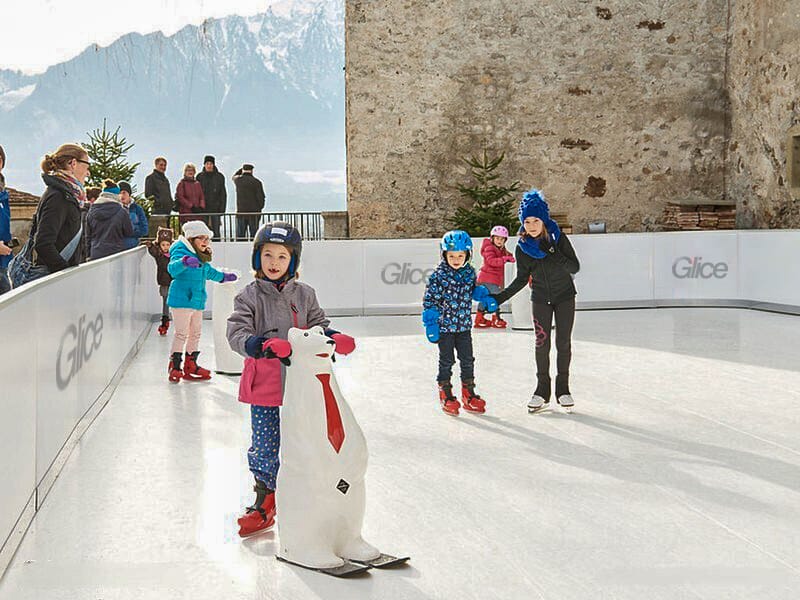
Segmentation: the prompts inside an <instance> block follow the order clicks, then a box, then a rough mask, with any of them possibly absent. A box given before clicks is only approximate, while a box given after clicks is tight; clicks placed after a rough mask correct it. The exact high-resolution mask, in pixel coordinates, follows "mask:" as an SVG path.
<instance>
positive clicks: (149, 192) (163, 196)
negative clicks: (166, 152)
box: [144, 156, 172, 215]
mask: <svg viewBox="0 0 800 600" xmlns="http://www.w3.org/2000/svg"><path fill="white" fill-rule="evenodd" d="M153 166H154V167H155V168H154V169H153V172H152V173H150V175H148V176H147V177H145V179H144V195H145V196H147V197H148V198H153V214H154V215H168V214H169V213H170V211H172V190H171V189H170V187H169V179H167V175H166V172H167V159H166V158H164V157H163V156H158V157H156V159H155V160H154V161H153Z"/></svg>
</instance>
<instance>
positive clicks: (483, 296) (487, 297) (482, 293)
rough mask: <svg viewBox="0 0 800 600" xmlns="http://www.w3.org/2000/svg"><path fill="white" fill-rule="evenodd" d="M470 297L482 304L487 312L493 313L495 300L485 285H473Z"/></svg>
mask: <svg viewBox="0 0 800 600" xmlns="http://www.w3.org/2000/svg"><path fill="white" fill-rule="evenodd" d="M472 299H473V300H475V302H480V303H481V304H483V305H484V306H485V307H486V311H487V312H490V313H493V312H495V311H496V310H497V300H495V299H494V296H492V295H491V294H490V293H489V288H487V287H486V286H485V285H477V286H475V291H474V292H472Z"/></svg>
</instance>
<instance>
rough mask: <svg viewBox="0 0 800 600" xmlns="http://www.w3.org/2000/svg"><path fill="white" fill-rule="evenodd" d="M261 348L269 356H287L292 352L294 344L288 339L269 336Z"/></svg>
mask: <svg viewBox="0 0 800 600" xmlns="http://www.w3.org/2000/svg"><path fill="white" fill-rule="evenodd" d="M261 350H262V351H263V352H264V355H265V356H266V357H267V358H287V357H288V356H289V355H290V354H291V353H292V345H291V344H290V343H289V341H288V340H282V339H280V338H269V339H268V340H267V341H266V342H264V345H263V346H261Z"/></svg>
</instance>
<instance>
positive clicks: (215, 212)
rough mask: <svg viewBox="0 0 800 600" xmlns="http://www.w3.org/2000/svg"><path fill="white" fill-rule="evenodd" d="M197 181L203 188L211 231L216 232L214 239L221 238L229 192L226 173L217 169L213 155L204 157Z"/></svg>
mask: <svg viewBox="0 0 800 600" xmlns="http://www.w3.org/2000/svg"><path fill="white" fill-rule="evenodd" d="M197 181H199V182H200V186H201V187H202V188H203V197H204V198H205V200H206V212H207V213H209V215H210V216H209V219H208V220H209V225H210V226H211V231H213V232H214V239H215V240H219V239H220V236H219V226H220V220H221V219H220V215H221V214H222V213H224V212H225V211H226V206H227V204H228V192H227V191H226V190H225V175H223V174H222V173H220V172H219V170H218V169H217V164H216V160H215V159H214V157H213V156H210V155H209V156H206V157H205V158H204V159H203V170H202V171H201V172H200V174H199V175H198V176H197Z"/></svg>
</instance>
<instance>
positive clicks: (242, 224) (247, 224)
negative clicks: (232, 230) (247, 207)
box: [236, 215, 261, 242]
mask: <svg viewBox="0 0 800 600" xmlns="http://www.w3.org/2000/svg"><path fill="white" fill-rule="evenodd" d="M260 219H261V217H260V216H259V215H252V216H246V217H236V239H237V241H240V242H241V241H249V240H252V239H253V238H254V237H255V235H256V232H257V231H258V222H259V220H260ZM248 230H249V235H248Z"/></svg>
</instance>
